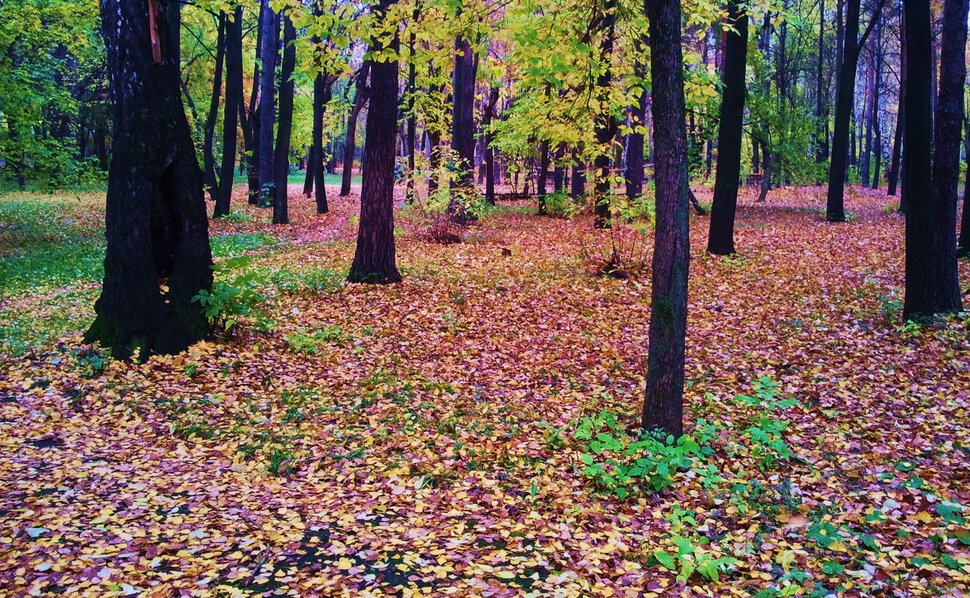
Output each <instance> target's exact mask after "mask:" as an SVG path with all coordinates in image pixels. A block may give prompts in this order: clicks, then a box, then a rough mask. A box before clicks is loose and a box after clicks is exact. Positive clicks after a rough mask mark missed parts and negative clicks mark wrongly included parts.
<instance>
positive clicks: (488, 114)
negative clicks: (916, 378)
mask: <svg viewBox="0 0 970 598" xmlns="http://www.w3.org/2000/svg"><path fill="white" fill-rule="evenodd" d="M497 104H498V87H491V88H490V89H489V92H488V101H487V102H486V103H485V115H484V118H483V119H482V121H483V122H482V124H483V126H484V129H485V201H486V202H488V203H489V204H490V205H493V206H494V205H495V148H494V147H492V142H493V141H494V140H495V134H494V133H492V119H493V118H494V117H495V106H496V105H497Z"/></svg>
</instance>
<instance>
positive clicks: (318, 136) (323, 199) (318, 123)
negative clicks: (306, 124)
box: [308, 73, 333, 214]
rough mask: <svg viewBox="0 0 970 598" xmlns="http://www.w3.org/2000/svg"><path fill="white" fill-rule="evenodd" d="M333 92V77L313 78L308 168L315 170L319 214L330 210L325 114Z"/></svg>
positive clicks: (319, 76)
mask: <svg viewBox="0 0 970 598" xmlns="http://www.w3.org/2000/svg"><path fill="white" fill-rule="evenodd" d="M332 94H333V79H332V78H331V77H329V76H324V75H323V74H322V73H321V74H318V75H317V76H316V78H315V79H314V80H313V151H312V154H313V157H312V159H311V161H310V164H309V166H308V169H311V170H313V180H314V183H313V186H314V187H315V191H316V192H315V195H314V198H315V199H316V204H317V214H326V213H327V212H329V211H330V206H329V205H328V204H327V184H326V177H327V173H326V170H325V169H324V166H323V153H324V152H323V114H324V110H326V107H327V104H328V103H329V102H330V98H331V96H332Z"/></svg>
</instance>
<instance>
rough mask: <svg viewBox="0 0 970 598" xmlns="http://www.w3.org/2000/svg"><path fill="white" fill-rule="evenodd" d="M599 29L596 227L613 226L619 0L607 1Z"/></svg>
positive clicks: (594, 163) (594, 209)
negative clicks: (615, 52) (615, 44)
mask: <svg viewBox="0 0 970 598" xmlns="http://www.w3.org/2000/svg"><path fill="white" fill-rule="evenodd" d="M596 29H598V30H599V31H601V32H602V33H603V38H602V40H601V41H600V47H599V60H600V62H601V65H600V68H601V69H602V71H601V72H600V74H599V75H598V76H597V78H596V88H597V89H598V90H599V95H600V98H599V99H600V111H599V114H597V115H596V131H595V134H596V157H595V158H593V168H595V169H596V198H595V202H596V203H595V205H594V207H593V211H594V214H595V218H594V220H593V224H594V226H595V227H596V228H609V226H610V153H611V146H610V144H611V143H612V142H613V140H614V139H616V131H617V124H616V117H614V116H613V113H612V111H611V110H610V106H609V89H610V84H611V83H612V80H613V71H612V69H611V68H610V64H611V61H612V60H613V42H614V39H615V37H616V0H604V2H603V13H602V15H600V16H599V23H598V24H597V27H596Z"/></svg>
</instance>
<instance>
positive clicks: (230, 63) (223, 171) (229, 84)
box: [212, 6, 243, 218]
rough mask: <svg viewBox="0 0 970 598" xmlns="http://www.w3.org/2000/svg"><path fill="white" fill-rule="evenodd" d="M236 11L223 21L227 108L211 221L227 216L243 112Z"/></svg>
mask: <svg viewBox="0 0 970 598" xmlns="http://www.w3.org/2000/svg"><path fill="white" fill-rule="evenodd" d="M242 11H243V9H242V7H241V6H239V7H236V10H235V12H234V13H233V18H232V19H231V20H227V21H226V106H225V108H224V109H223V113H222V117H223V120H222V166H221V167H220V169H219V196H218V197H217V198H216V206H215V209H214V211H213V214H212V215H213V217H215V218H218V217H219V216H225V215H226V214H228V213H229V207H230V204H231V202H232V179H233V173H234V171H235V166H236V139H237V133H238V128H239V127H238V119H239V116H240V114H242V108H243V95H242V94H243V67H242V14H243V12H242Z"/></svg>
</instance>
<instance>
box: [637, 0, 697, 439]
mask: <svg viewBox="0 0 970 598" xmlns="http://www.w3.org/2000/svg"><path fill="white" fill-rule="evenodd" d="M644 4H645V5H646V12H647V14H648V17H649V19H650V46H651V50H652V52H651V54H652V55H651V71H652V74H653V98H652V99H653V102H652V104H653V122H654V133H653V134H654V147H655V148H656V150H655V155H656V158H655V164H656V175H655V185H656V198H657V224H656V238H655V242H654V252H653V274H652V277H651V280H652V288H651V293H650V295H651V306H650V345H649V350H648V354H647V386H646V392H645V395H644V401H643V411H642V413H641V420H640V421H641V427H642V428H643V429H645V430H657V431H661V432H662V433H664V434H666V435H669V436H673V437H674V438H677V437H679V436H681V435H682V434H683V426H684V424H683V411H684V346H685V337H686V332H687V272H688V267H689V261H690V243H689V239H688V213H687V164H686V158H687V140H686V131H685V130H684V112H685V106H684V61H683V50H682V48H681V34H680V19H681V10H680V0H646V1H645V2H644Z"/></svg>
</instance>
